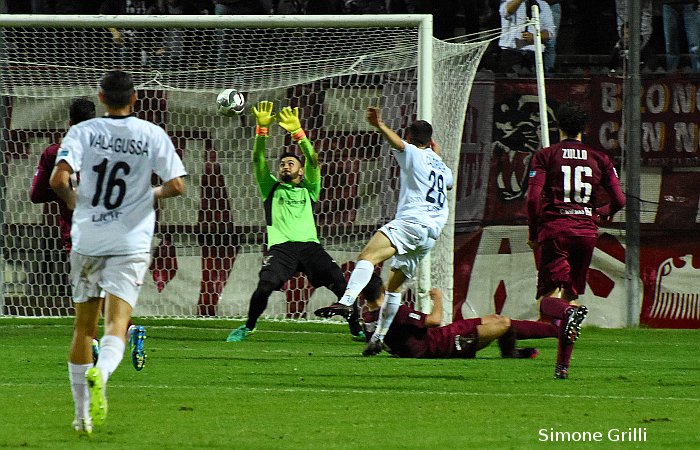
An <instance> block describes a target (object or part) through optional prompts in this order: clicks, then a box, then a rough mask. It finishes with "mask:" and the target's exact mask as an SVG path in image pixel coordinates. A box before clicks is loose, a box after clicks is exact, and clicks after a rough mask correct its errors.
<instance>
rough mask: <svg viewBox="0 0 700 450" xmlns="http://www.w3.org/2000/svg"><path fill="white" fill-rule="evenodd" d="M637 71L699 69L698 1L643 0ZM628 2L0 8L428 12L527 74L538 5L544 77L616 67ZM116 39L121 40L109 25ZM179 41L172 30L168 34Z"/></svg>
mask: <svg viewBox="0 0 700 450" xmlns="http://www.w3.org/2000/svg"><path fill="white" fill-rule="evenodd" d="M640 1H641V3H640V8H641V11H642V21H641V45H642V55H641V59H642V68H641V70H642V73H675V72H696V73H698V72H700V57H699V55H698V54H699V53H700V6H699V4H698V3H699V2H698V1H697V0H640ZM627 3H628V0H586V1H577V2H574V1H571V0H102V1H101V2H100V1H93V2H87V1H84V0H23V1H20V0H12V1H9V0H0V12H9V13H35V14H97V13H103V14H217V15H226V14H232V15H241V14H384V13H396V14H400V13H428V14H432V15H433V26H434V35H435V37H437V38H440V39H449V38H454V37H459V36H464V35H470V34H473V33H478V32H480V31H486V30H495V29H499V28H500V29H501V30H502V35H501V37H500V39H499V40H498V41H497V42H496V41H495V42H494V43H493V44H492V47H491V48H490V49H489V51H487V53H486V55H485V56H484V58H483V60H482V67H483V68H484V69H490V70H493V71H494V72H496V73H506V74H515V75H527V74H531V73H532V66H533V60H534V58H533V55H534V53H533V51H534V41H533V33H532V32H531V31H529V30H526V31H524V32H523V31H522V29H519V30H518V31H517V32H512V31H509V30H511V27H513V26H518V25H519V24H521V23H522V22H523V21H524V20H527V18H528V17H529V16H530V11H531V5H532V4H538V6H539V7H540V17H541V22H542V30H543V31H542V41H543V44H544V48H545V53H544V65H545V70H546V73H547V75H548V76H549V75H556V74H566V73H574V74H582V73H590V72H593V73H595V72H602V71H605V72H607V71H610V72H614V71H616V70H619V69H620V68H622V67H623V66H624V64H625V60H626V56H627V46H628V43H629V21H628V18H627V16H628V14H627ZM112 34H113V36H114V39H115V40H117V41H118V40H119V39H120V38H123V36H120V35H119V31H117V30H113V31H112ZM171 37H172V38H173V39H175V40H177V39H178V36H177V34H175V35H173V36H171Z"/></svg>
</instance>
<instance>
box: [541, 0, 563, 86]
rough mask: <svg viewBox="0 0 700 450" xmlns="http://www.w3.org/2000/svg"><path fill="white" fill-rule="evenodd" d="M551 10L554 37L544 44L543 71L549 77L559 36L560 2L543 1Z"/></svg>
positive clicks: (554, 62) (554, 0) (555, 0)
mask: <svg viewBox="0 0 700 450" xmlns="http://www.w3.org/2000/svg"><path fill="white" fill-rule="evenodd" d="M545 1H546V2H547V4H548V5H549V9H551V10H552V22H553V23H554V35H553V36H550V37H549V39H547V40H546V41H545V43H544V55H543V57H544V71H545V73H546V74H547V75H550V74H551V73H552V71H553V70H554V65H555V64H556V62H557V37H558V36H559V25H560V24H561V1H560V0H545Z"/></svg>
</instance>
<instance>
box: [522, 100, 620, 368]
mask: <svg viewBox="0 0 700 450" xmlns="http://www.w3.org/2000/svg"><path fill="white" fill-rule="evenodd" d="M587 122H588V115H587V114H586V112H585V110H584V109H583V107H581V105H579V104H578V103H574V102H569V103H565V104H563V105H562V106H561V107H560V108H559V111H558V113H557V127H558V128H559V135H560V138H561V140H560V142H558V143H556V144H554V145H552V146H550V147H547V148H543V149H541V150H540V151H539V152H537V153H536V154H535V156H534V157H533V158H532V163H531V164H530V181H529V188H528V193H527V210H528V220H529V237H528V244H529V245H530V247H531V248H532V249H533V251H534V252H535V261H536V264H537V270H538V273H537V295H536V297H537V299H538V301H539V306H540V313H541V314H542V318H543V319H544V318H552V319H554V320H555V321H559V320H560V321H562V323H563V333H564V336H563V339H560V340H559V351H558V353H557V364H556V366H555V369H554V377H555V378H560V379H566V378H568V377H569V363H570V361H571V352H572V351H573V345H574V342H575V341H576V339H577V338H578V336H579V333H580V330H581V322H583V320H584V319H585V318H586V315H587V314H588V310H587V309H586V307H585V306H578V303H577V302H576V300H577V299H578V297H579V295H581V294H583V293H584V291H585V289H586V280H587V278H588V268H589V266H590V264H591V258H592V256H593V249H594V248H595V245H596V241H597V239H598V223H597V222H598V216H612V215H613V214H615V213H616V212H617V211H619V210H620V209H621V208H622V207H623V206H624V204H625V197H624V195H623V194H622V190H621V189H620V182H619V180H618V179H617V173H616V172H615V168H614V166H613V164H612V161H611V160H610V158H609V157H608V155H606V154H605V153H603V152H602V151H600V150H597V149H595V148H593V147H591V146H589V145H586V144H584V143H582V142H581V138H582V134H583V131H584V129H585V126H586V123H587ZM601 190H605V191H606V192H607V195H608V198H610V203H609V204H607V205H605V206H603V207H599V208H596V206H597V205H598V199H597V195H598V193H599V192H600V191H601Z"/></svg>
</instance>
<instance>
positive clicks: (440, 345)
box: [362, 305, 481, 358]
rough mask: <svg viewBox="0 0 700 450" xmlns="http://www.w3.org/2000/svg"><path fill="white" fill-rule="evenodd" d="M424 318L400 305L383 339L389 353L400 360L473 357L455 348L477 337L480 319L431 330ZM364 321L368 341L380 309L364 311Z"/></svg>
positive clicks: (471, 354)
mask: <svg viewBox="0 0 700 450" xmlns="http://www.w3.org/2000/svg"><path fill="white" fill-rule="evenodd" d="M425 317H426V314H425V313H422V312H420V311H416V310H415V309H411V308H409V307H408V306H406V305H401V306H399V310H398V311H397V312H396V316H395V317H394V321H393V322H392V323H391V326H390V327H389V331H388V332H387V334H386V336H384V344H385V345H386V346H387V347H388V348H389V353H391V354H392V355H396V356H399V357H401V358H455V357H462V358H464V357H469V358H473V357H474V351H466V350H468V349H464V350H465V351H462V350H463V349H461V348H456V346H455V338H456V337H457V336H464V337H468V336H471V335H474V336H475V335H476V327H477V326H478V325H479V324H480V323H481V319H467V320H458V321H456V322H454V323H451V324H449V325H446V326H443V327H431V328H428V327H426V326H425ZM362 318H363V320H364V326H365V336H366V337H367V338H368V339H369V338H370V337H371V335H372V334H373V333H374V330H375V328H376V325H377V320H378V319H379V309H376V310H374V311H369V312H365V313H364V314H363V315H362ZM469 350H471V349H469Z"/></svg>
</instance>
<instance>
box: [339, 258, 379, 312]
mask: <svg viewBox="0 0 700 450" xmlns="http://www.w3.org/2000/svg"><path fill="white" fill-rule="evenodd" d="M372 273H374V264H372V263H371V262H369V261H367V260H366V259H361V260H359V261H357V263H356V264H355V269H354V270H353V271H352V273H351V274H350V279H349V280H348V286H347V288H345V294H343V296H342V297H340V300H339V301H340V303H342V304H343V305H345V306H350V305H352V304H353V303H355V299H357V296H358V295H360V292H362V289H364V288H365V286H367V283H369V280H370V279H371V278H372Z"/></svg>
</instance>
